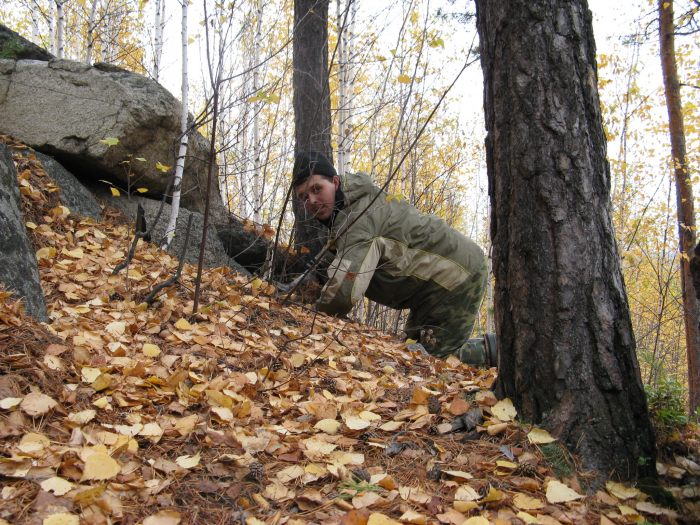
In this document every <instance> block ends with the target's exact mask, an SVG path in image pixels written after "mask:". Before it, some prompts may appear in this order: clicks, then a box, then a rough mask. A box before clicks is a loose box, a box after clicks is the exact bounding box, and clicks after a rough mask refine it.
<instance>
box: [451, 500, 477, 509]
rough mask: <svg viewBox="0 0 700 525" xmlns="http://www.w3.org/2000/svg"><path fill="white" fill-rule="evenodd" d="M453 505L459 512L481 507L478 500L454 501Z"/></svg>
mask: <svg viewBox="0 0 700 525" xmlns="http://www.w3.org/2000/svg"><path fill="white" fill-rule="evenodd" d="M452 506H453V507H454V509H455V510H456V511H458V512H469V511H470V510H474V509H478V508H479V504H478V503H477V502H476V501H453V502H452Z"/></svg>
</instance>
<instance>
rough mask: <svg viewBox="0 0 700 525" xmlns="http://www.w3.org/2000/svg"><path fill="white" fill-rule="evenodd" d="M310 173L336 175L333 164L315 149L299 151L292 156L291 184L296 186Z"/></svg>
mask: <svg viewBox="0 0 700 525" xmlns="http://www.w3.org/2000/svg"><path fill="white" fill-rule="evenodd" d="M311 175H326V176H328V177H334V176H336V175H338V172H337V171H335V168H334V167H333V164H331V163H330V162H328V159H327V158H326V157H324V156H323V155H321V154H320V153H318V152H317V151H301V152H299V153H297V155H296V157H295V158H294V169H293V171H292V186H298V185H299V184H301V183H302V182H304V181H305V180H306V179H308V178H309V177H311Z"/></svg>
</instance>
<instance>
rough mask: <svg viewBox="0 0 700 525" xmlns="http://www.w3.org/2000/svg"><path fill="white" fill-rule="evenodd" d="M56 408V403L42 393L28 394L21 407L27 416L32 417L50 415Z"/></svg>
mask: <svg viewBox="0 0 700 525" xmlns="http://www.w3.org/2000/svg"><path fill="white" fill-rule="evenodd" d="M56 406H58V403H56V401H54V400H53V399H52V398H50V397H49V396H47V395H46V394H42V393H41V392H31V393H29V394H27V395H26V396H24V399H22V402H21V403H20V405H19V407H20V408H21V409H22V411H23V412H24V413H25V414H27V415H29V416H32V417H36V416H43V415H44V414H48V413H49V412H50V411H51V410H53V409H54V408H55V407H56Z"/></svg>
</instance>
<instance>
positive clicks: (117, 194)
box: [109, 186, 121, 197]
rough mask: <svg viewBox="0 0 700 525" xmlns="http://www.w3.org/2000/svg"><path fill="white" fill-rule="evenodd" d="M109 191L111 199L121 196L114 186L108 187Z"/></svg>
mask: <svg viewBox="0 0 700 525" xmlns="http://www.w3.org/2000/svg"><path fill="white" fill-rule="evenodd" d="M109 191H111V192H112V197H119V196H120V195H121V193H119V190H118V189H117V188H115V187H114V186H110V187H109Z"/></svg>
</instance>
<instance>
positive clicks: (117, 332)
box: [105, 321, 126, 337]
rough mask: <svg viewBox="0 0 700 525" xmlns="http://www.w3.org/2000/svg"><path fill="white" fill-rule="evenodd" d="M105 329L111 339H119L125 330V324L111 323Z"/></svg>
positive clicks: (120, 322) (122, 322) (121, 322)
mask: <svg viewBox="0 0 700 525" xmlns="http://www.w3.org/2000/svg"><path fill="white" fill-rule="evenodd" d="M105 329H106V330H107V332H108V333H109V335H111V336H112V337H121V336H122V335H124V330H126V324H125V323H124V321H112V322H111V323H109V324H108V325H107V326H106V327H105Z"/></svg>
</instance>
